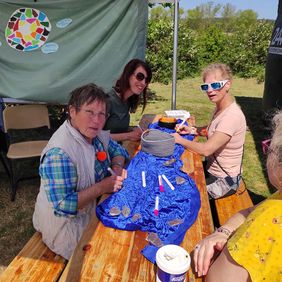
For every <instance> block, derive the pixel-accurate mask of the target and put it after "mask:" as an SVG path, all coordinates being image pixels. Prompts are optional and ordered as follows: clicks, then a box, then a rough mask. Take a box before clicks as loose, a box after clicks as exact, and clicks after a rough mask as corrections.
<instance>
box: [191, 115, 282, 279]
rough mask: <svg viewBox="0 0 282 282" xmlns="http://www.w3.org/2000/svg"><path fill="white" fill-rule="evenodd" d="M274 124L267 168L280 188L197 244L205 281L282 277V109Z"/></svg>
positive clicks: (198, 267)
mask: <svg viewBox="0 0 282 282" xmlns="http://www.w3.org/2000/svg"><path fill="white" fill-rule="evenodd" d="M273 124H274V132H273V136H272V139H271V143H270V146H269V149H268V157H267V171H268V177H269V180H270V182H271V184H272V185H273V186H275V187H276V188H277V190H278V192H277V193H275V194H273V195H272V196H271V197H270V198H268V199H266V200H265V201H263V202H262V203H260V204H259V205H257V206H255V207H252V208H249V209H246V210H243V211H241V212H239V213H237V214H235V215H234V216H233V217H231V218H230V219H229V220H228V221H227V222H226V223H225V224H224V225H222V226H221V227H220V228H218V229H217V230H216V231H215V232H214V233H213V234H211V235H209V236H208V237H206V238H205V239H203V240H202V241H200V242H199V243H198V244H197V245H196V247H195V250H194V263H195V271H196V272H197V273H198V275H199V276H202V275H206V280H205V281H208V282H210V281H216V282H223V281H224V282H228V281H236V282H241V281H264V282H266V281H271V282H276V281H277V282H278V281H282V260H281V251H282V138H281V136H282V111H280V112H278V113H277V114H276V115H275V116H274V118H273ZM235 231H236V232H235ZM233 233H234V235H233V236H232V237H231V235H232V234H233ZM229 238H230V239H229ZM228 239H229V240H228ZM218 252H220V254H219V255H218ZM217 255H218V257H217V258H215V257H216V256H217Z"/></svg>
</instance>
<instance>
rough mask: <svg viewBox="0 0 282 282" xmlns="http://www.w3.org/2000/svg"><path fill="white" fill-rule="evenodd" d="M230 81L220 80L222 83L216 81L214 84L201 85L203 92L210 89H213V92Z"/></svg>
mask: <svg viewBox="0 0 282 282" xmlns="http://www.w3.org/2000/svg"><path fill="white" fill-rule="evenodd" d="M228 81H229V80H228V79H226V80H220V81H216V82H212V83H204V84H201V86H200V87H201V90H202V91H205V92H206V91H208V90H209V87H210V88H211V89H212V90H219V89H221V88H222V87H223V86H224V85H225V84H226V83H227V82H228Z"/></svg>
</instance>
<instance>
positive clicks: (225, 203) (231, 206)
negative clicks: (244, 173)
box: [215, 181, 253, 225]
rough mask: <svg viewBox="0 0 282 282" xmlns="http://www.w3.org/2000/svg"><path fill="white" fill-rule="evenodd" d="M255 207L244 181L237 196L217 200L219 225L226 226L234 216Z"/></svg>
mask: <svg viewBox="0 0 282 282" xmlns="http://www.w3.org/2000/svg"><path fill="white" fill-rule="evenodd" d="M252 206H253V202H252V200H251V198H250V195H249V193H248V190H247V189H246V186H245V184H244V182H243V181H241V184H240V187H239V189H238V191H237V193H236V194H233V195H231V196H228V197H226V198H222V199H217V200H215V207H216V211H217V215H218V220H219V224H220V225H222V224H224V223H225V222H226V221H227V220H228V219H229V218H230V217H231V216H232V215H234V214H235V213H237V212H238V211H240V210H243V209H247V208H249V207H252Z"/></svg>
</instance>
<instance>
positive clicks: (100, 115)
mask: <svg viewBox="0 0 282 282" xmlns="http://www.w3.org/2000/svg"><path fill="white" fill-rule="evenodd" d="M79 109H80V110H81V111H83V112H85V113H86V115H87V116H88V117H89V118H94V117H96V116H97V117H98V119H100V120H104V119H107V118H108V117H109V114H107V113H104V112H98V113H95V112H94V111H92V110H84V109H81V108H79Z"/></svg>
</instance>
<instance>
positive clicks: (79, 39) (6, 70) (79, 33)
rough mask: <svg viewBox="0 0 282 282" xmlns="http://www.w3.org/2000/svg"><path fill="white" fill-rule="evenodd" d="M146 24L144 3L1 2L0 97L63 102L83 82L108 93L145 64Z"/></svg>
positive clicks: (124, 0) (142, 0)
mask: <svg viewBox="0 0 282 282" xmlns="http://www.w3.org/2000/svg"><path fill="white" fill-rule="evenodd" d="M40 12H41V13H40ZM147 19H148V3H147V0H79V1H78V0H37V1H31V0H29V1H27V0H26V1H21V0H11V1H1V2H0V97H9V98H16V99H24V100H32V101H43V102H47V103H66V102H67V100H68V95H69V93H70V91H71V90H73V89H74V88H76V87H78V86H81V85H83V84H85V83H89V82H94V83H96V84H97V85H99V86H101V87H103V88H104V89H105V90H109V89H110V88H111V86H112V85H113V83H114V82H115V80H116V79H118V77H119V75H120V74H121V71H122V69H123V67H124V65H125V64H126V63H127V62H128V61H129V60H130V59H132V58H141V59H144V57H145V48H146V33H147ZM47 47H48V48H47ZM32 48H34V49H32Z"/></svg>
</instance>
